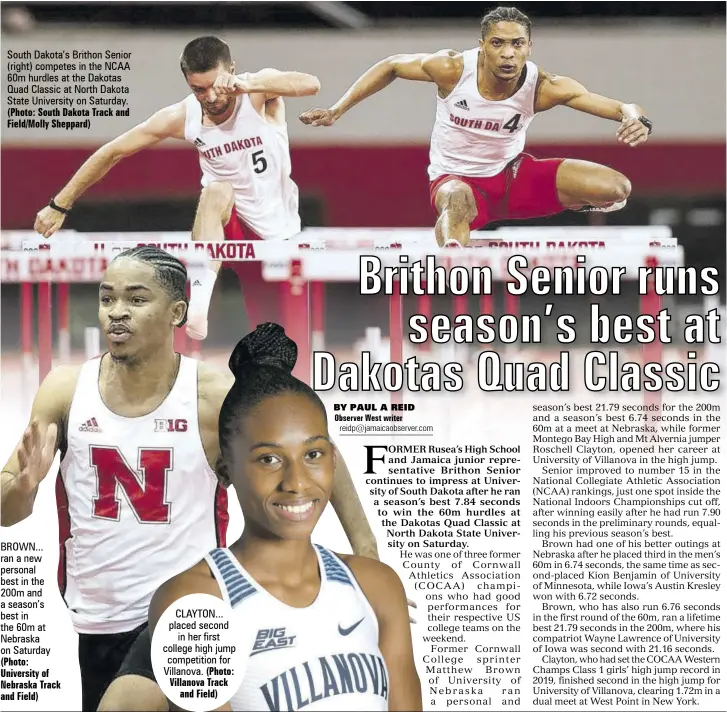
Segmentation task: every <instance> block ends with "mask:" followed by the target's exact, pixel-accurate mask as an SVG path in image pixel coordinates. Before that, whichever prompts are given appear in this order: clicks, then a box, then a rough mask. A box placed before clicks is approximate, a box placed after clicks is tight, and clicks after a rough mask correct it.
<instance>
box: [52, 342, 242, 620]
mask: <svg viewBox="0 0 727 712" xmlns="http://www.w3.org/2000/svg"><path fill="white" fill-rule="evenodd" d="M180 358H181V362H180V365H179V373H178V375H177V379H176V381H175V383H174V386H173V387H172V390H171V391H170V392H169V395H168V396H167V397H166V399H165V400H164V402H163V403H162V404H161V405H160V406H159V407H158V408H157V409H156V410H154V411H153V412H151V413H149V414H148V415H143V416H140V417H138V418H126V417H123V416H120V415H117V414H116V413H113V412H112V411H111V410H109V408H108V407H106V405H105V404H104V402H103V400H102V399H101V394H100V393H99V388H98V382H99V370H100V367H101V358H97V359H93V360H91V361H88V362H87V363H85V364H84V365H83V367H82V369H81V373H80V376H79V378H78V383H77V385H76V391H75V393H74V396H73V402H72V404H71V409H70V412H69V416H68V423H67V448H66V451H65V452H64V453H63V457H62V459H61V469H60V472H59V474H58V479H57V484H56V496H57V500H58V514H59V519H60V544H61V547H60V562H59V567H58V583H59V586H60V588H61V593H62V594H63V597H64V599H65V601H66V604H67V605H68V608H69V609H70V611H71V619H72V621H73V626H74V628H75V630H76V631H77V632H79V633H121V632H124V631H129V630H132V629H133V628H136V627H137V626H139V625H141V624H142V623H143V622H144V621H146V619H147V615H148V609H149V602H150V601H151V597H152V595H153V594H154V592H155V591H156V589H157V588H158V587H159V586H160V585H161V584H162V583H164V582H165V581H166V580H167V579H169V578H171V577H172V576H174V575H176V574H178V573H180V572H181V571H184V570H185V569H187V568H189V567H191V566H193V565H194V564H196V563H197V562H198V561H199V560H200V559H201V558H202V557H203V556H204V555H205V554H206V553H207V552H208V551H209V550H210V549H214V548H215V547H216V546H220V545H221V544H220V542H224V539H225V534H226V529H227V521H228V515H227V493H226V491H225V490H224V489H223V488H222V487H220V486H219V484H218V482H217V478H216V477H215V474H214V472H213V471H212V469H211V468H210V466H209V464H208V462H207V457H206V455H205V452H204V448H203V446H202V439H201V436H200V431H199V423H198V418H197V399H198V396H197V361H195V360H194V359H189V358H185V357H184V356H181V357H180Z"/></svg>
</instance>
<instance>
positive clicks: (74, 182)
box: [35, 102, 185, 237]
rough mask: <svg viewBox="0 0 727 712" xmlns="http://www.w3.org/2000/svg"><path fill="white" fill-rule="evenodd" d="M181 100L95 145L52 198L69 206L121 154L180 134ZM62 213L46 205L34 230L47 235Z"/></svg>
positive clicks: (55, 227)
mask: <svg viewBox="0 0 727 712" xmlns="http://www.w3.org/2000/svg"><path fill="white" fill-rule="evenodd" d="M184 119H185V110H184V104H183V103H181V102H180V103H179V104H173V105H172V106H167V107H165V108H164V109H161V110H160V111H157V113H156V114H154V115H153V116H151V117H149V118H148V119H147V120H146V121H144V122H143V123H141V124H139V125H138V126H135V127H134V128H133V129H129V130H128V131H127V132H126V133H124V134H121V136H118V137H116V138H115V139H114V140H113V141H109V142H108V143H107V144H104V145H103V146H101V148H99V149H98V150H97V151H96V152H95V153H94V154H93V155H92V156H91V157H90V158H88V159H87V160H86V162H85V163H84V164H83V165H82V166H81V167H80V168H79V169H78V171H76V174H75V175H74V176H73V178H71V180H70V181H68V183H67V184H66V185H65V186H64V187H63V188H62V189H61V191H60V192H59V193H58V194H57V195H56V196H55V198H54V199H53V200H54V201H55V203H56V205H58V206H59V207H61V208H65V209H67V210H70V209H71V207H73V204H74V203H75V202H76V201H77V200H78V199H79V198H80V197H81V196H82V195H83V194H84V193H85V192H86V191H87V190H88V189H89V188H90V187H91V186H92V185H94V184H95V183H98V181H100V180H101V179H102V178H103V177H104V176H105V175H106V174H107V173H108V172H109V171H110V170H111V169H112V168H113V167H114V166H115V165H116V164H117V163H118V162H119V161H120V160H121V159H122V158H126V157H127V156H131V155H132V154H134V153H137V152H138V151H141V150H142V149H144V148H149V146H153V145H154V144H156V143H159V142H160V141H162V140H164V139H165V138H179V139H183V138H184ZM65 217H66V216H65V214H64V213H61V212H59V211H58V210H54V209H53V208H51V207H50V205H48V206H46V207H45V208H43V209H42V210H41V211H39V212H38V215H37V216H36V219H35V231H36V232H38V233H40V234H41V235H43V237H50V236H51V235H52V234H53V233H54V232H55V231H56V230H58V229H59V228H60V227H61V225H62V224H63V220H64V219H65Z"/></svg>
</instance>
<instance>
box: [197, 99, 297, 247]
mask: <svg viewBox="0 0 727 712" xmlns="http://www.w3.org/2000/svg"><path fill="white" fill-rule="evenodd" d="M184 105H185V110H186V119H185V125H184V137H185V139H186V140H187V141H189V142H190V143H191V144H193V145H194V147H195V148H196V149H197V152H198V153H199V165H200V168H201V169H202V186H207V185H208V184H209V183H211V182H213V181H225V182H227V183H230V184H232V188H233V190H234V192H235V210H236V212H237V215H238V217H239V218H240V220H242V222H243V223H245V224H246V225H248V226H249V227H250V228H251V229H252V230H254V231H255V232H256V233H257V235H258V236H259V237H261V238H263V239H264V240H282V239H285V238H288V237H293V236H294V235H297V234H298V233H299V232H300V216H299V214H298V186H297V185H296V184H295V183H294V182H293V180H292V179H291V177H290V172H291V164H290V144H289V141H288V130H287V126H286V125H282V126H278V125H275V124H271V123H270V122H269V121H266V120H265V119H264V118H263V117H262V116H260V114H259V113H258V112H257V111H255V108H254V107H253V105H252V101H251V100H250V97H249V96H248V95H247V94H241V95H240V96H238V97H237V98H236V99H235V108H234V110H233V112H232V116H230V117H229V118H228V119H227V120H226V121H225V122H223V123H222V124H219V125H218V126H203V124H202V107H201V105H200V103H199V102H198V101H197V99H196V98H195V96H194V95H193V94H190V95H189V96H188V97H187V98H186V99H185V100H184Z"/></svg>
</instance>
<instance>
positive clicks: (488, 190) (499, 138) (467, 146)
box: [300, 7, 651, 247]
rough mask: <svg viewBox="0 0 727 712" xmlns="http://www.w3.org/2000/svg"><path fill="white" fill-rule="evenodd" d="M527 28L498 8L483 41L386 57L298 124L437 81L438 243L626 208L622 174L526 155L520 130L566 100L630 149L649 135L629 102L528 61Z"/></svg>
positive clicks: (331, 118) (325, 120)
mask: <svg viewBox="0 0 727 712" xmlns="http://www.w3.org/2000/svg"><path fill="white" fill-rule="evenodd" d="M530 29H531V22H530V19H529V18H528V17H527V16H526V15H524V14H523V13H522V12H520V11H519V10H517V9H516V8H514V7H498V8H496V9H495V10H492V11H491V12H489V13H488V14H487V15H485V17H484V18H483V20H482V38H481V39H480V43H479V47H475V48H473V49H468V50H466V51H464V52H457V51H455V50H441V51H440V52H435V53H433V54H429V53H423V54H397V55H393V56H391V57H388V58H387V59H384V60H382V61H381V62H379V63H378V64H375V65H374V66H373V67H371V68H370V69H369V70H368V71H367V72H365V73H364V74H363V75H362V76H361V77H360V78H359V79H357V80H356V82H355V83H354V84H353V86H352V87H351V88H350V89H349V90H348V91H347V92H346V94H345V95H344V96H343V97H341V98H340V99H339V100H338V101H337V102H336V103H335V104H333V106H331V107H330V108H328V109H313V110H311V111H307V112H305V113H303V114H302V115H301V116H300V120H301V121H302V122H303V123H304V124H309V125H311V126H332V125H333V124H334V123H335V122H336V121H338V120H339V119H340V118H341V117H342V116H343V114H345V113H346V112H347V111H349V110H350V109H352V108H353V107H354V106H356V104H358V103H359V102H361V101H363V100H364V99H366V98H367V97H369V96H371V95H372V94H375V93H376V92H378V91H381V90H382V89H384V87H386V86H388V85H389V84H391V82H393V81H394V80H395V79H410V80H413V81H420V82H432V83H434V84H435V85H436V86H437V89H438V93H437V113H436V119H435V122H434V130H433V132H432V139H431V148H430V153H429V159H430V160H429V180H430V184H429V193H430V200H431V203H432V207H433V208H434V209H435V210H436V212H437V214H438V219H437V224H436V236H437V242H438V243H439V244H440V245H447V246H450V245H451V246H454V247H458V246H460V245H467V244H468V243H469V241H470V230H477V229H479V228H481V227H484V226H485V225H487V223H490V222H493V221H495V220H521V219H527V218H535V217H544V216H547V215H554V214H556V213H559V212H561V211H563V210H597V211H602V212H610V211H613V210H619V209H621V208H623V207H624V205H626V200H627V198H628V197H629V194H630V192H631V184H630V183H629V180H628V179H627V178H626V176H624V175H622V174H621V173H619V172H617V171H615V170H612V169H611V168H608V167H606V166H601V165H598V164H596V163H590V162H588V161H577V160H572V159H562V158H547V159H541V160H538V159H535V158H533V157H532V156H530V155H528V154H527V153H523V149H524V148H525V132H526V131H527V129H528V126H529V125H530V122H531V121H532V120H533V119H534V118H535V116H536V115H537V114H538V113H540V112H543V111H548V110H549V109H552V108H554V107H556V106H567V107H569V108H571V109H576V110H577V111H582V112H585V113H587V114H591V115H593V116H598V117H600V118H603V119H610V120H611V121H619V122H620V123H621V125H620V127H619V128H618V131H617V136H618V140H619V141H620V142H621V143H623V144H624V145H626V146H631V147H634V146H639V145H641V144H642V143H644V142H645V141H646V139H647V137H648V135H649V134H650V133H651V121H650V120H649V119H647V118H646V116H644V112H643V110H642V109H641V108H639V107H638V106H636V105H635V104H625V103H622V102H620V101H616V100H615V99H609V98H607V97H605V96H600V95H598V94H594V93H592V92H590V91H588V90H587V89H586V88H585V87H584V86H583V85H582V84H580V83H579V82H577V81H575V80H574V79H570V78H569V77H563V76H557V75H554V74H550V73H549V72H546V71H544V70H543V69H541V68H539V67H538V66H537V65H535V64H533V63H532V62H531V61H529V57H530V52H531V49H532V43H531V40H530Z"/></svg>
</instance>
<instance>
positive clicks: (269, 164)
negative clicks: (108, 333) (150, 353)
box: [35, 37, 320, 339]
mask: <svg viewBox="0 0 727 712" xmlns="http://www.w3.org/2000/svg"><path fill="white" fill-rule="evenodd" d="M180 65H181V69H182V73H183V74H184V78H185V80H186V82H187V84H188V86H189V88H190V89H191V90H192V93H191V94H189V95H188V96H187V97H186V99H184V100H182V101H180V102H178V103H176V104H172V105H171V106H167V107H165V108H163V109H161V110H159V111H157V113H156V114H154V115H153V116H151V117H150V118H149V119H147V120H146V121H144V122H143V123H141V124H139V125H138V126H135V127H134V128H132V129H130V130H129V131H127V132H126V133H124V134H122V135H121V136H119V137H118V138H115V139H114V140H113V141H110V142H109V143H107V144H105V145H104V146H102V147H101V148H99V149H98V151H96V152H95V153H94V154H93V155H92V156H91V157H90V158H89V159H88V160H87V161H86V162H85V163H84V164H83V165H82V166H81V167H80V168H79V170H78V171H77V172H76V174H75V175H74V176H73V177H72V178H71V180H70V181H69V182H68V184H67V185H66V186H65V187H64V188H62V189H61V191H60V192H59V193H58V194H56V195H55V196H54V198H53V199H52V200H51V201H50V204H49V205H48V206H46V207H45V208H43V209H42V210H41V211H40V212H39V213H38V215H37V218H36V221H35V230H36V231H37V232H38V233H40V234H41V235H43V236H44V237H50V236H51V235H52V234H53V233H54V232H56V230H58V229H59V228H60V227H61V226H62V225H63V221H64V219H65V217H66V215H67V214H68V213H69V212H70V210H71V208H72V207H73V205H74V204H75V203H76V201H77V200H78V199H79V198H80V197H81V196H82V195H83V194H84V193H85V192H86V190H88V189H89V188H90V187H91V186H92V185H94V184H95V183H97V182H98V181H100V180H101V179H102V178H103V177H104V176H105V175H106V173H108V172H109V170H111V168H113V167H114V166H115V165H116V164H117V163H118V162H119V161H121V160H122V159H123V158H126V157H127V156H131V155H132V154H134V153H137V152H138V151H141V150H142V149H144V148H149V147H150V146H154V145H155V144H157V143H159V142H160V141H163V140H164V139H167V138H174V139H180V140H183V141H187V142H188V143H191V144H192V145H193V146H194V147H195V148H196V149H197V152H198V154H199V162H200V167H201V169H202V186H203V187H202V194H201V197H200V201H199V206H198V207H197V214H196V217H195V221H194V226H193V228H192V239H194V240H206V241H211V242H222V241H223V240H225V239H227V240H243V239H246V240H260V239H262V240H283V239H287V238H290V237H293V236H294V235H296V234H298V233H299V232H300V216H299V215H298V187H297V186H296V184H295V183H294V182H293V180H292V179H291V177H290V173H291V164H290V146H289V142H288V131H287V125H286V121H285V105H284V103H283V97H296V96H309V95H311V94H315V93H317V92H318V90H319V88H320V83H319V81H318V79H317V78H316V77H314V76H312V75H310V74H304V73H302V72H281V71H278V70H277V69H262V70H260V71H259V72H254V73H249V72H245V73H242V74H235V62H233V61H232V56H231V54H230V48H229V47H228V46H227V44H226V43H225V42H223V41H222V40H220V39H218V38H217V37H198V38H197V39H195V40H193V41H192V42H190V43H189V44H188V45H187V46H186V47H185V48H184V51H183V53H182V56H181V60H180ZM231 266H233V268H234V270H235V271H236V272H237V274H238V277H239V278H240V283H241V287H242V290H243V297H244V299H245V307H246V310H247V316H248V322H249V326H250V328H253V327H255V326H256V325H257V324H261V323H263V322H265V321H277V320H278V315H277V312H276V309H277V288H278V285H277V284H275V283H269V282H264V281H263V280H262V277H261V272H260V264H259V263H254V262H249V263H232V265H231ZM219 269H220V263H219V262H216V263H213V265H212V266H211V268H210V269H209V270H208V271H207V272H206V273H205V274H204V275H203V276H200V277H199V279H198V280H195V284H193V285H192V293H191V298H190V304H189V318H188V321H187V333H188V334H189V336H191V337H192V338H195V339H204V338H205V337H206V336H207V312H208V310H209V303H210V299H211V297H212V291H213V289H214V284H215V281H216V279H217V273H218V272H219ZM197 282H199V283H197ZM251 282H254V284H251Z"/></svg>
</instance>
